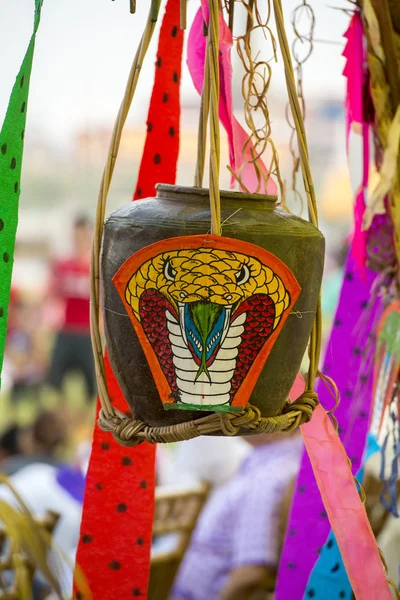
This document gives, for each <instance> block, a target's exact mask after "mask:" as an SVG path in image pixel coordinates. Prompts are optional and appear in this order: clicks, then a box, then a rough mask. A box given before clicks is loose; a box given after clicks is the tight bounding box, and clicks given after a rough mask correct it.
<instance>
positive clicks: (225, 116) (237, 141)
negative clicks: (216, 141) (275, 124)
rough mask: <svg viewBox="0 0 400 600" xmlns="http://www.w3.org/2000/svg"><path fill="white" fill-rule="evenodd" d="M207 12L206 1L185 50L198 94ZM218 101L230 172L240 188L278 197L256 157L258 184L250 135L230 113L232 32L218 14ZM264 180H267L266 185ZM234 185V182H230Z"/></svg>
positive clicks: (202, 78) (204, 49)
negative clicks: (258, 172) (239, 184)
mask: <svg viewBox="0 0 400 600" xmlns="http://www.w3.org/2000/svg"><path fill="white" fill-rule="evenodd" d="M208 21H209V10H208V2H207V0H202V7H201V8H200V9H199V10H198V12H197V14H196V16H195V18H194V21H193V25H192V27H191V29H190V33H189V37H188V48H187V64H188V67H189V72H190V75H191V77H192V80H193V84H194V87H195V88H196V90H197V92H198V93H199V94H201V92H202V89H203V82H204V66H205V57H206V44H207V38H206V37H205V36H204V35H203V23H206V24H208ZM219 27H220V44H219V50H220V56H219V69H220V101H219V118H220V121H221V123H222V125H223V126H224V129H225V130H226V132H227V135H228V144H229V162H230V166H231V169H232V170H233V171H234V173H235V174H236V175H237V176H238V177H240V180H241V181H242V183H243V185H244V186H245V188H246V189H247V190H248V191H249V192H256V191H257V192H259V193H260V194H271V195H276V194H277V187H276V184H275V182H274V181H273V179H272V177H269V178H268V170H267V168H266V166H265V165H264V163H263V162H262V160H261V158H257V159H256V162H257V168H258V170H259V171H260V172H261V174H262V177H261V179H260V182H259V181H258V177H257V172H256V169H255V168H254V165H253V158H252V152H251V151H252V149H253V147H254V146H253V144H252V143H251V141H249V135H248V134H247V133H246V131H245V130H244V129H243V127H242V126H241V125H240V123H239V122H238V121H237V119H236V118H235V116H234V114H233V102H232V63H231V48H232V43H233V40H232V32H231V30H230V29H229V27H228V26H227V24H226V23H225V21H224V18H223V16H222V13H221V14H220V21H219ZM264 181H267V185H266V186H265V184H264ZM232 184H233V182H232Z"/></svg>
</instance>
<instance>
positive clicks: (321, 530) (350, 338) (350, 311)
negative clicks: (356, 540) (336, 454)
mask: <svg viewBox="0 0 400 600" xmlns="http://www.w3.org/2000/svg"><path fill="white" fill-rule="evenodd" d="M375 277H376V274H375V273H372V272H370V271H369V270H366V279H365V281H364V280H363V278H362V276H361V274H360V272H359V270H358V269H355V268H354V264H353V260H352V259H351V258H349V259H348V261H347V264H346V267H345V272H344V280H343V285H342V291H341V296H340V300H339V305H338V308H337V311H336V315H335V319H334V326H333V328H332V331H331V335H330V339H329V343H328V345H327V349H326V354H325V361H324V367H323V369H322V370H323V372H324V373H326V374H327V375H329V376H330V377H332V378H333V380H334V381H335V382H336V385H337V386H338V388H339V391H340V394H341V402H340V405H339V407H338V408H337V410H336V411H335V416H336V417H337V419H338V422H339V425H340V429H339V432H340V435H341V439H342V440H343V444H344V447H345V449H346V452H347V454H348V456H349V457H350V459H351V461H352V466H353V472H354V473H357V471H358V470H359V468H360V465H361V460H362V456H363V453H364V448H365V443H366V437H367V431H368V424H369V421H368V415H369V412H370V406H371V389H372V373H371V374H370V375H367V374H366V373H365V372H364V371H363V370H362V369H361V365H362V364H363V360H362V359H363V357H362V350H363V349H364V348H366V347H367V346H368V339H369V328H368V327H366V328H365V329H363V332H362V333H361V334H360V335H359V336H358V335H357V334H356V333H355V327H356V324H357V323H358V321H359V320H360V317H361V315H362V314H363V313H365V312H366V311H367V310H368V309H369V308H368V301H369V300H370V295H371V288H372V285H373V283H374V280H375ZM379 306H380V299H378V300H376V303H375V305H374V306H373V307H371V311H372V312H371V314H369V321H370V322H373V321H374V315H375V312H376V311H377V310H378V308H379ZM372 350H373V348H372ZM343 365H346V369H344V368H343ZM357 387H358V388H359V392H358V393H357V394H356V395H354V397H353V394H354V390H355V389H356V388H357ZM317 391H318V394H319V399H320V402H321V404H322V406H324V407H326V408H330V407H331V406H332V397H331V395H330V392H329V391H328V390H327V389H326V387H325V386H324V385H323V384H322V383H321V382H320V383H319V385H318V390H317ZM355 406H356V407H357V413H356V415H354V409H355ZM305 515H312V518H313V525H312V527H310V522H309V520H308V519H307V518H305ZM288 531H291V532H295V535H290V536H287V538H286V540H285V545H284V548H283V552H282V558H281V563H280V567H279V574H278V581H277V588H276V600H286V599H287V598H302V597H303V595H304V592H305V589H306V585H307V581H308V579H309V576H310V573H311V571H312V569H313V567H314V564H315V562H316V561H317V559H318V556H319V553H320V551H321V548H322V547H323V545H324V543H325V542H326V540H327V537H328V534H329V531H330V525H329V521H328V519H327V513H326V510H325V508H324V505H323V503H322V500H321V496H320V493H319V490H318V487H317V484H316V481H315V477H314V474H313V471H312V468H311V464H310V461H309V458H308V456H307V455H306V454H304V455H303V458H302V463H301V468H300V473H299V477H298V480H297V485H296V489H295V493H294V498H293V503H292V511H291V516H290V521H289V523H288ZM293 565H295V567H293Z"/></svg>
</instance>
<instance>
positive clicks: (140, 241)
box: [101, 185, 325, 426]
mask: <svg viewBox="0 0 400 600" xmlns="http://www.w3.org/2000/svg"><path fill="white" fill-rule="evenodd" d="M221 222H222V223H223V230H222V232H223V236H224V238H223V239H225V237H227V238H233V239H236V240H243V241H244V242H250V243H251V244H254V245H256V246H258V247H259V248H262V249H264V250H266V251H268V252H270V253H272V254H273V255H274V256H275V257H277V258H278V259H280V261H282V262H283V263H284V268H285V269H286V268H288V270H290V271H289V272H291V274H293V276H294V278H295V280H297V283H298V284H299V286H300V291H299V295H298V298H297V300H296V301H295V303H294V304H293V305H291V306H290V307H289V309H288V310H287V313H288V314H287V315H286V316H285V320H284V324H283V325H282V327H281V330H280V332H279V335H278V336H277V337H276V339H275V341H274V344H273V346H272V349H271V351H270V354H269V356H268V358H267V360H266V363H265V365H264V367H263V369H262V371H261V373H260V374H259V376H258V379H257V381H256V383H255V385H254V389H253V391H252V393H251V396H250V398H249V402H251V403H252V404H253V405H255V406H257V407H258V408H259V409H260V411H261V413H262V415H263V416H273V415H276V414H278V413H279V412H280V411H281V409H282V406H283V405H284V403H285V402H286V400H287V398H288V394H289V391H290V388H291V386H292V384H293V382H294V379H295V377H296V374H297V373H298V370H299V368H300V364H301V362H302V359H303V356H304V353H305V351H306V348H307V342H308V339H309V335H310V331H311V327H312V324H313V320H314V316H315V312H316V308H317V303H318V296H319V292H320V285H321V279H322V272H323V263H324V246H325V242H324V237H323V235H322V234H321V232H320V231H319V230H318V229H316V228H315V227H314V226H312V225H311V224H310V223H309V222H307V221H304V220H303V219H300V218H299V217H296V216H294V215H291V214H288V213H287V212H286V211H285V210H283V209H282V208H281V207H279V206H276V198H275V197H271V196H270V197H266V196H264V195H261V194H241V193H235V192H221ZM209 228H210V209H209V195H208V190H207V189H198V188H184V187H178V186H171V185H158V186H157V196H156V197H155V198H147V199H143V200H140V201H137V202H133V203H132V202H131V203H129V204H127V205H126V206H123V207H122V208H120V209H118V210H117V211H115V212H114V213H112V214H111V215H110V217H109V218H108V219H107V221H106V223H105V226H104V237H103V247H102V256H101V275H102V288H103V302H104V308H105V310H104V323H105V333H106V342H107V347H108V351H109V357H110V362H111V365H112V368H113V370H114V373H115V375H116V377H117V380H118V382H119V384H120V386H121V389H122V391H123V393H124V395H125V398H126V400H127V402H128V403H129V405H130V407H131V408H132V411H133V413H134V416H135V417H136V418H137V419H139V420H141V421H144V422H146V423H148V424H149V425H152V426H160V425H172V424H176V423H180V422H184V421H188V420H191V419H196V418H200V417H203V416H205V415H206V414H209V413H207V412H204V411H203V410H202V411H198V410H188V409H187V408H186V410H183V409H182V410H181V409H175V410H165V408H164V406H163V403H162V402H161V399H160V395H159V393H158V390H157V387H156V384H155V382H154V379H153V377H152V373H151V371H150V368H149V363H148V360H147V359H146V356H145V354H144V351H143V349H142V346H141V343H140V342H139V339H138V336H137V334H136V332H135V329H134V327H133V325H132V321H131V318H130V316H129V312H128V311H129V306H127V304H126V302H125V301H124V299H123V298H121V295H120V294H119V293H118V291H117V288H116V285H115V281H114V282H113V281H112V280H113V278H115V276H116V274H117V272H120V268H121V266H122V265H123V263H125V261H127V259H129V258H130V257H132V255H134V254H135V253H137V252H138V251H139V250H141V249H142V248H144V247H147V246H149V245H150V244H154V243H155V242H159V241H160V240H165V239H170V238H175V237H177V236H193V235H199V234H202V235H204V234H207V232H208V231H209ZM260 252H262V251H260ZM278 262H279V261H278ZM167 275H168V273H167ZM296 285H297V284H296ZM177 318H179V316H177ZM262 324H263V323H262ZM177 406H179V405H177ZM182 406H183V405H182ZM175 408H176V407H175Z"/></svg>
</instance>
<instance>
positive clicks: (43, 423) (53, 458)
mask: <svg viewBox="0 0 400 600" xmlns="http://www.w3.org/2000/svg"><path fill="white" fill-rule="evenodd" d="M17 436H18V441H17V445H18V449H19V452H18V453H14V454H13V455H12V456H9V457H8V458H5V460H3V461H2V463H1V466H0V471H1V472H2V473H6V474H7V475H13V474H14V473H17V471H19V469H21V468H23V467H26V466H27V465H31V464H36V463H45V464H48V465H58V463H59V458H58V455H57V453H58V451H59V450H60V448H61V447H62V446H63V445H65V443H66V441H67V436H68V430H67V427H66V424H65V422H64V421H63V419H62V417H61V416H60V415H59V414H58V412H57V411H53V410H43V411H42V412H41V413H39V415H38V417H37V418H36V421H35V422H34V423H33V424H32V425H31V426H30V427H27V428H25V429H21V430H19V431H18V432H17Z"/></svg>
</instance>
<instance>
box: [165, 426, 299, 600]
mask: <svg viewBox="0 0 400 600" xmlns="http://www.w3.org/2000/svg"><path fill="white" fill-rule="evenodd" d="M246 440H247V441H248V442H249V443H250V444H251V445H252V446H253V449H252V451H251V453H250V454H249V456H248V457H247V458H246V459H245V460H244V462H243V464H242V466H241V469H240V471H239V472H238V473H237V474H236V475H235V476H234V477H233V478H232V480H231V481H230V482H229V483H228V484H226V485H225V486H223V487H222V488H220V489H219V490H218V491H216V493H215V495H214V496H213V497H212V498H211V499H210V501H209V503H208V504H207V505H206V507H205V509H204V511H203V513H202V515H201V516H200V519H199V522H198V525H197V527H196V529H195V532H194V534H193V537H192V540H191V543H190V546H189V548H188V550H187V553H186V555H185V557H184V559H183V561H182V564H181V567H180V570H179V572H178V576H177V579H176V581H175V584H174V587H173V592H172V596H171V597H172V598H173V600H246V599H247V598H250V597H251V596H252V594H253V593H254V592H255V591H257V590H258V589H260V588H262V586H263V582H265V581H266V580H267V579H268V577H273V576H274V574H275V572H276V568H277V566H278V563H279V536H280V528H281V526H282V523H281V521H282V518H283V507H282V505H283V499H284V497H285V495H287V490H288V488H289V486H290V485H291V483H292V481H293V479H294V477H295V476H296V474H297V471H298V468H299V465H300V457H301V452H302V438H301V434H300V432H299V431H295V432H293V433H291V434H290V433H276V434H272V435H268V434H260V435H254V436H247V437H246Z"/></svg>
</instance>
